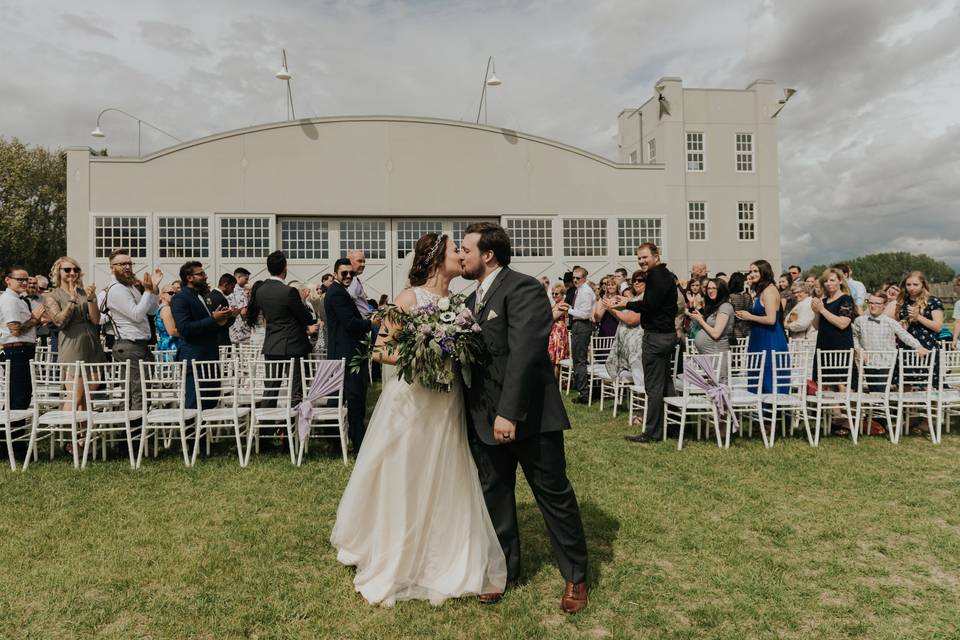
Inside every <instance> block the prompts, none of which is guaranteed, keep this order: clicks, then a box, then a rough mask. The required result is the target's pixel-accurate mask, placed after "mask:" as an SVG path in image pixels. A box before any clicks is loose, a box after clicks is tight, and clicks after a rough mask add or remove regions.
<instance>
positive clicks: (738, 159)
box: [733, 131, 757, 173]
mask: <svg viewBox="0 0 960 640" xmlns="http://www.w3.org/2000/svg"><path fill="white" fill-rule="evenodd" d="M741 136H745V139H744V140H742V141H741V139H740V137H741ZM741 144H743V145H744V149H741V148H740V146H741ZM748 147H749V148H748ZM741 164H743V165H744V166H746V165H749V168H748V169H741V168H740V165H741ZM756 166H757V165H756V156H755V155H754V136H753V132H751V131H738V132H737V133H735V134H733V168H734V170H735V171H736V172H737V173H755V171H756V169H755V167H756Z"/></svg>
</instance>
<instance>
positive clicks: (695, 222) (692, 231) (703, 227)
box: [687, 200, 710, 242]
mask: <svg viewBox="0 0 960 640" xmlns="http://www.w3.org/2000/svg"><path fill="white" fill-rule="evenodd" d="M695 216H697V219H695ZM708 229H709V225H708V224H707V203H706V202H705V201H704V200H690V201H688V202H687V240H689V241H690V242H706V241H707V240H709V239H710V233H709V231H708ZM695 235H696V236H701V235H702V237H694V236H695Z"/></svg>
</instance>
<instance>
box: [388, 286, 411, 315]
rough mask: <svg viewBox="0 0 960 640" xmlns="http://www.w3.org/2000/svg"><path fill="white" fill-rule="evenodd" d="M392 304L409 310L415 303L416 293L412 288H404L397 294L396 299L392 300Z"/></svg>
mask: <svg viewBox="0 0 960 640" xmlns="http://www.w3.org/2000/svg"><path fill="white" fill-rule="evenodd" d="M393 304H395V305H396V306H398V307H400V308H401V309H403V310H404V311H410V309H412V308H413V307H414V306H416V304H417V294H416V293H415V292H414V290H413V288H412V287H411V288H409V289H404V290H403V291H401V292H400V295H398V296H397V298H396V300H394V301H393Z"/></svg>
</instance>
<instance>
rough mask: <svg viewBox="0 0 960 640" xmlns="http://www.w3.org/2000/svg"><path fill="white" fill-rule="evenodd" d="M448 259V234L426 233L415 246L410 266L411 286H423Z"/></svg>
mask: <svg viewBox="0 0 960 640" xmlns="http://www.w3.org/2000/svg"><path fill="white" fill-rule="evenodd" d="M446 259H447V236H446V234H444V235H440V234H437V233H425V234H424V235H422V236H420V239H419V240H417V244H416V245H415V246H414V247H413V265H412V266H411V267H410V275H409V280H410V286H411V287H422V286H423V285H425V284H426V283H427V279H428V278H429V277H430V276H432V275H433V274H434V272H435V271H436V270H437V269H438V268H439V267H440V266H441V265H442V264H443V262H444V260H446Z"/></svg>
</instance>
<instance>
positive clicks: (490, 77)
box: [477, 56, 503, 124]
mask: <svg viewBox="0 0 960 640" xmlns="http://www.w3.org/2000/svg"><path fill="white" fill-rule="evenodd" d="M491 65H492V66H493V73H491V72H490V67H491ZM501 84H503V81H502V80H500V78H498V77H497V64H496V63H495V62H494V61H493V56H490V57H489V58H487V69H486V71H484V72H483V88H482V89H481V90H480V105H479V106H478V107H477V124H480V112H481V111H483V124H487V87H499V86H500V85H501Z"/></svg>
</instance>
